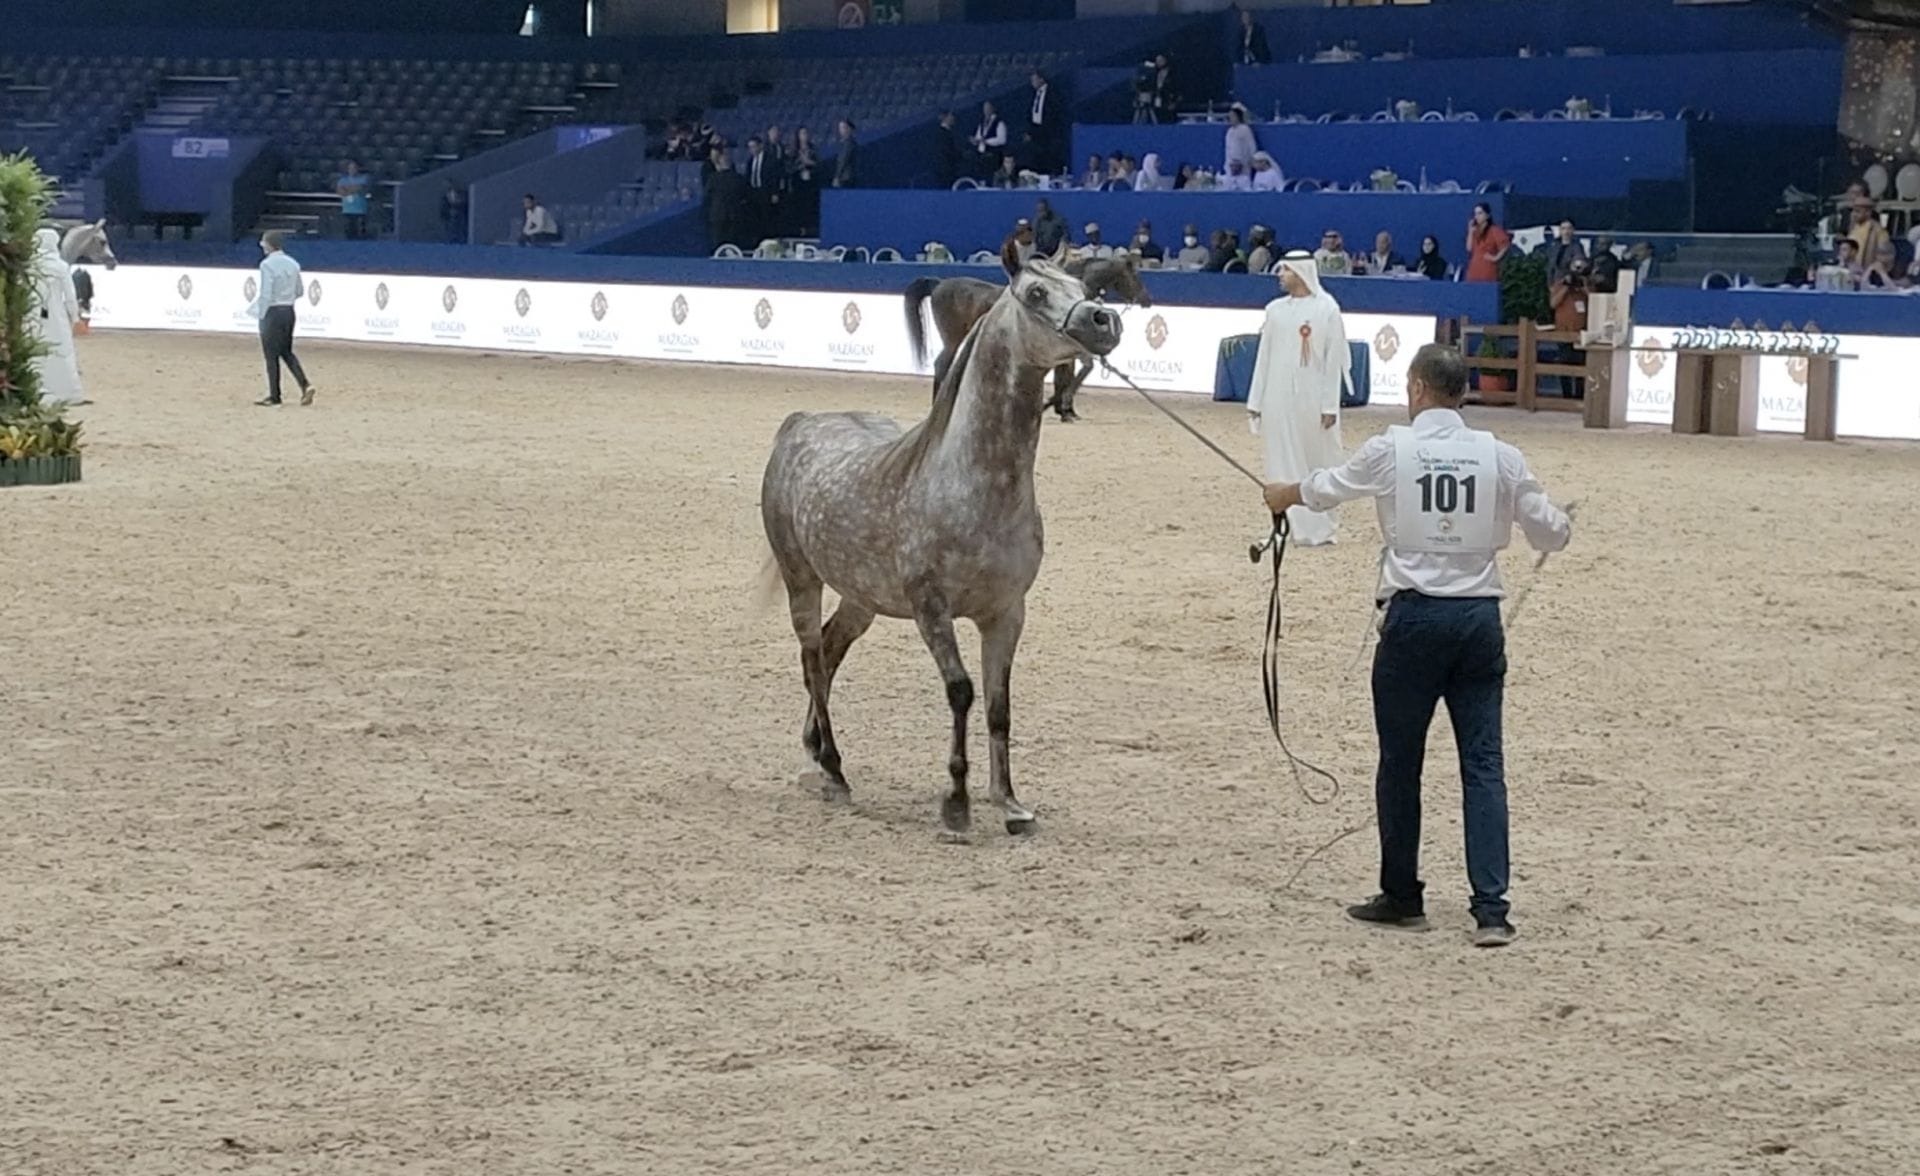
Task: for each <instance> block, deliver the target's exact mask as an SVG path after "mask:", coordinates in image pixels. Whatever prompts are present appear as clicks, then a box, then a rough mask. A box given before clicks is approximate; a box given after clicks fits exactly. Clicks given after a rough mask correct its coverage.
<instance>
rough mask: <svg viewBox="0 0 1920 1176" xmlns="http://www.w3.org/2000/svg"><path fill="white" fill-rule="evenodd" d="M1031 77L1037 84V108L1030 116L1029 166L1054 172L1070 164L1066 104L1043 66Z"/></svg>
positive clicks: (1032, 81)
mask: <svg viewBox="0 0 1920 1176" xmlns="http://www.w3.org/2000/svg"><path fill="white" fill-rule="evenodd" d="M1028 81H1029V82H1031V83H1032V85H1033V109H1032V111H1031V113H1030V114H1029V115H1028V119H1027V138H1026V155H1027V166H1028V167H1029V168H1031V169H1032V170H1034V171H1037V172H1039V173H1040V174H1041V175H1052V174H1054V173H1055V172H1058V171H1062V170H1064V169H1065V168H1066V166H1067V149H1066V125H1067V112H1066V104H1065V103H1064V102H1062V101H1061V99H1060V96H1059V95H1058V94H1057V93H1055V92H1054V89H1053V86H1052V85H1051V84H1050V83H1048V81H1047V79H1046V76H1045V75H1044V74H1042V73H1041V72H1040V71H1039V70H1037V69H1036V70H1034V71H1033V75H1032V77H1030V78H1029V79H1028Z"/></svg>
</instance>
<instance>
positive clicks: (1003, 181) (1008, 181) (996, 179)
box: [987, 153, 1020, 192]
mask: <svg viewBox="0 0 1920 1176" xmlns="http://www.w3.org/2000/svg"><path fill="white" fill-rule="evenodd" d="M987 184H988V186H990V187H994V188H999V189H1000V190H1002V191H1008V192H1010V191H1012V190H1013V189H1015V188H1018V187H1019V186H1020V163H1019V161H1018V160H1016V159H1014V157H1013V155H1012V154H1011V153H1008V154H1006V155H1002V156H1001V157H1000V170H999V171H997V172H994V173H993V175H992V177H991V178H989V179H988V180H987Z"/></svg>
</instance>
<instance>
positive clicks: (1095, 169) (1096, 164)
mask: <svg viewBox="0 0 1920 1176" xmlns="http://www.w3.org/2000/svg"><path fill="white" fill-rule="evenodd" d="M1080 186H1081V187H1082V188H1085V189H1087V190H1088V191H1090V192H1091V191H1095V190H1098V189H1100V188H1104V187H1106V186H1107V165H1106V164H1105V163H1104V162H1102V161H1101V159H1100V157H1099V156H1098V155H1089V156H1087V170H1085V171H1083V172H1081V173H1080Z"/></svg>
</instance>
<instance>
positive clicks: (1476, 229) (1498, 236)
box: [1466, 204, 1513, 282]
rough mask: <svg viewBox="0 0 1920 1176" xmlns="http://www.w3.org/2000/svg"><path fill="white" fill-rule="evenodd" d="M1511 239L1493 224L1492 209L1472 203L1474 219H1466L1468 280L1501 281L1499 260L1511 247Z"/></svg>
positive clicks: (1503, 230) (1504, 231)
mask: <svg viewBox="0 0 1920 1176" xmlns="http://www.w3.org/2000/svg"><path fill="white" fill-rule="evenodd" d="M1512 245H1513V238H1512V237H1511V236H1509V235H1508V234H1507V231H1506V230H1505V229H1503V228H1501V227H1500V226H1499V225H1497V224H1495V223H1494V220H1493V209H1492V208H1491V207H1490V206H1488V205H1485V204H1476V205H1474V206H1473V219H1472V220H1470V221H1468V222H1467V279H1466V280H1467V281H1469V282H1497V281H1499V280H1500V259H1501V258H1503V257H1505V256H1506V255H1507V250H1508V249H1509V248H1510V247H1512Z"/></svg>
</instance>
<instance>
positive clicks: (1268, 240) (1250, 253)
mask: <svg viewBox="0 0 1920 1176" xmlns="http://www.w3.org/2000/svg"><path fill="white" fill-rule="evenodd" d="M1279 260H1280V251H1279V250H1278V249H1277V248H1275V246H1274V243H1273V230H1272V229H1270V228H1268V227H1267V226H1265V225H1255V226H1253V227H1252V228H1251V229H1248V230H1247V272H1248V273H1250V274H1264V273H1268V272H1270V271H1271V270H1272V269H1273V263H1274V262H1276V261H1279Z"/></svg>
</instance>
